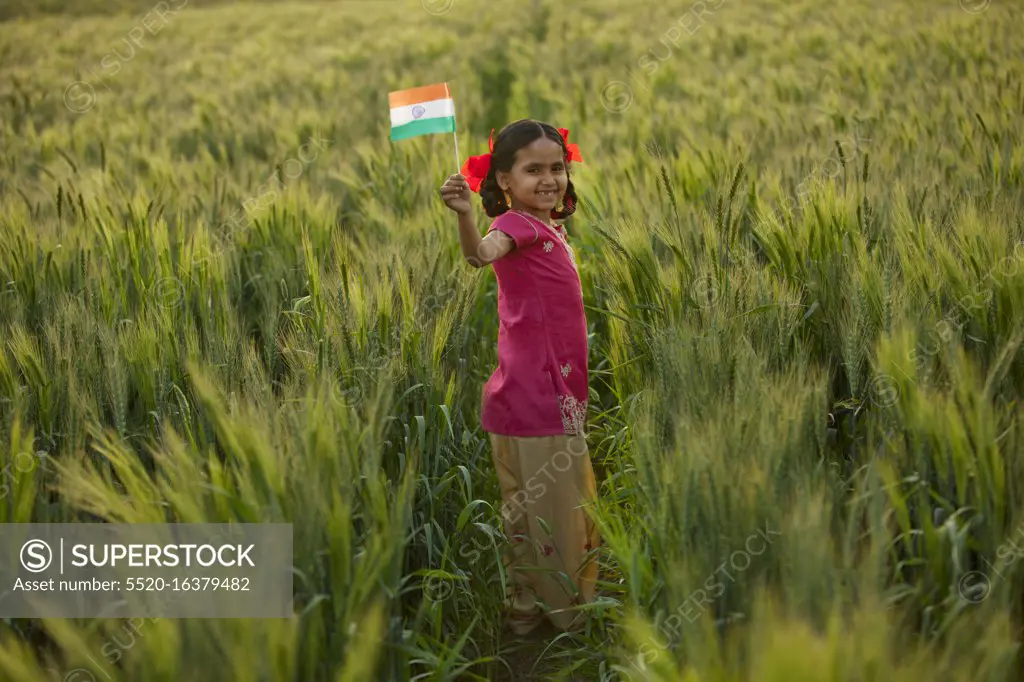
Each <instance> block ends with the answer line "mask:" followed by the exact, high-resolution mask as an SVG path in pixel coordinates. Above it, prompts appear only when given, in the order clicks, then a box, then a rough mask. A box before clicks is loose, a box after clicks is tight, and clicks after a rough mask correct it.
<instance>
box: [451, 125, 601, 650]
mask: <svg viewBox="0 0 1024 682" xmlns="http://www.w3.org/2000/svg"><path fill="white" fill-rule="evenodd" d="M568 136H569V131H568V130H565V129H558V130H556V129H555V128H553V127H552V126H550V125H548V124H546V123H541V122H538V121H534V120H530V119H523V120H519V121H516V122H514V123H510V124H509V125H507V126H505V128H503V129H502V130H501V132H499V133H498V137H497V139H494V132H493V131H491V140H490V148H491V153H490V154H484V155H482V156H476V157H471V158H470V159H469V160H467V161H466V164H465V165H464V166H463V168H462V173H460V174H455V175H452V176H451V177H449V178H448V180H447V181H446V182H445V183H444V185H443V186H442V187H441V197H442V198H443V199H444V202H445V204H446V205H447V206H448V207H449V208H450V209H452V210H453V211H455V212H456V213H457V214H458V221H459V237H460V241H461V242H462V253H463V255H464V256H465V258H466V260H467V261H468V262H469V263H470V264H472V265H473V266H474V267H483V266H485V265H488V264H490V265H491V266H492V267H493V268H494V273H495V276H496V278H497V280H498V317H499V323H498V367H497V369H496V370H495V371H494V373H493V374H492V375H491V378H490V379H489V380H488V381H487V383H486V384H485V385H484V388H483V393H482V404H481V422H482V427H483V430H484V431H486V432H487V433H488V434H489V436H490V440H491V445H492V456H493V459H494V465H495V467H496V469H497V473H498V481H499V483H500V485H501V495H502V503H503V504H502V518H503V524H504V527H505V532H506V534H507V535H508V537H509V538H510V540H511V541H512V543H513V551H512V552H511V556H510V558H509V560H508V567H509V568H510V569H511V574H512V594H511V595H510V596H511V607H510V609H509V614H508V625H509V627H510V629H511V630H512V631H513V632H514V633H516V634H518V635H524V634H527V633H529V632H530V631H532V630H534V628H536V627H537V626H538V625H540V624H541V623H542V622H543V620H544V616H545V612H546V615H547V617H548V618H549V619H550V620H551V622H552V623H554V624H555V625H556V626H558V627H560V628H562V629H563V630H567V631H572V630H577V629H579V628H581V627H582V626H583V624H584V618H583V614H582V613H581V612H580V611H578V610H574V609H573V606H575V605H578V604H581V603H584V602H588V601H590V600H591V599H592V598H593V596H594V587H595V583H596V581H597V569H598V566H597V562H596V559H595V557H594V556H593V554H592V553H591V550H593V549H594V548H596V547H597V545H598V542H599V537H598V533H597V531H596V529H595V527H594V524H593V522H592V521H591V520H590V518H589V517H588V516H587V514H586V513H585V511H584V510H583V509H582V508H581V505H582V504H584V503H586V502H588V501H591V500H593V499H595V498H596V496H597V486H596V484H595V481H594V472H593V469H592V467H591V463H590V456H589V451H588V448H587V441H586V434H585V433H584V427H585V424H586V416H587V398H588V395H589V393H588V391H589V386H588V381H587V320H586V317H585V315H584V311H583V288H582V286H581V283H580V277H579V272H578V271H577V268H576V258H575V254H574V253H573V250H572V247H571V246H569V243H568V240H567V236H566V231H565V228H564V227H563V226H562V225H560V224H557V223H555V222H554V221H555V220H558V219H564V218H567V217H568V216H570V215H572V214H573V212H574V211H575V209H576V201H577V196H576V190H575V189H574V187H573V184H572V181H571V180H570V179H569V164H570V162H571V161H574V160H575V161H582V158H581V157H580V154H579V149H578V147H577V146H576V145H575V144H571V145H570V144H568ZM471 190H472V191H475V192H479V193H480V199H481V201H482V203H483V207H484V211H485V212H486V213H487V215H488V216H489V217H491V218H494V219H495V220H494V221H493V222H492V223H491V226H490V228H489V229H488V230H487V235H486V236H485V237H483V238H481V237H480V233H479V232H478V231H477V228H476V224H475V221H474V218H473V211H472V206H471V205H470V191H471ZM545 526H546V527H547V528H549V529H550V531H551V533H550V534H548V533H547V532H546V531H545ZM538 568H539V569H540V570H538ZM559 573H563V574H564V575H561V576H560V575H559ZM566 577H568V580H566ZM542 603H543V605H544V606H545V607H546V608H545V609H543V610H542V608H541V604H542Z"/></svg>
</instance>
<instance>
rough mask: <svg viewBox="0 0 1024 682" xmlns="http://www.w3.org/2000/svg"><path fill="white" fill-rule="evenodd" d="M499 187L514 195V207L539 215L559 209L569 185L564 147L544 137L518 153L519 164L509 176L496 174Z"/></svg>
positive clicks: (517, 160)
mask: <svg viewBox="0 0 1024 682" xmlns="http://www.w3.org/2000/svg"><path fill="white" fill-rule="evenodd" d="M496 179H497V180H498V186H499V187H501V188H502V189H504V190H508V192H509V194H511V195H512V205H513V206H516V205H517V204H518V205H521V206H523V207H526V208H528V209H533V210H536V211H550V210H552V209H553V208H555V207H556V206H558V201H559V200H560V199H561V198H562V195H563V194H565V188H566V187H567V186H568V185H569V175H568V173H566V170H565V153H564V152H563V151H562V145H560V144H558V143H557V142H555V141H554V140H552V139H550V138H548V137H541V138H538V139H536V140H534V141H533V142H531V143H530V144H529V145H527V146H525V147H523V148H522V149H520V150H519V151H518V152H516V160H515V163H514V164H513V165H512V170H511V171H509V172H508V173H504V172H502V171H498V172H497V173H496Z"/></svg>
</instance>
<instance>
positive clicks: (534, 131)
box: [480, 118, 577, 220]
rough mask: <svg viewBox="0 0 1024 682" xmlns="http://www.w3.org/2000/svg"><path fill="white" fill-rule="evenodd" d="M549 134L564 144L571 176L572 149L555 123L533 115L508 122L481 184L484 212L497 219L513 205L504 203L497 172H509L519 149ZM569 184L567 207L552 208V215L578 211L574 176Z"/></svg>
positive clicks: (549, 137)
mask: <svg viewBox="0 0 1024 682" xmlns="http://www.w3.org/2000/svg"><path fill="white" fill-rule="evenodd" d="M542 137H547V138H548V139H550V140H554V141H555V142H557V143H558V144H559V145H560V146H561V147H562V154H563V155H564V157H565V160H566V164H565V173H566V176H568V175H569V150H568V148H566V146H565V140H563V139H562V135H561V133H559V132H558V130H556V129H555V128H554V127H553V126H551V125H549V124H547V123H542V122H541V121H535V120H533V119H531V118H522V119H519V120H518V121H514V122H512V123H509V124H508V125H507V126H505V127H504V128H502V129H501V132H499V133H498V135H497V137H495V138H494V151H492V152H491V168H490V170H488V171H487V177H486V178H484V181H483V182H482V183H481V184H480V199H481V201H482V202H483V205H484V211H485V212H486V213H487V215H488V216H489V217H491V218H497V217H498V216H500V215H501V214H502V213H504V212H505V211H507V210H509V208H511V206H509V205H508V204H507V203H505V193H504V192H503V191H502V190H501V187H499V186H498V179H497V176H496V175H495V174H496V173H497V172H498V171H504V172H506V173H507V172H509V171H510V170H512V166H513V164H515V160H516V152H518V151H519V150H520V149H522V148H523V147H525V146H527V145H529V144H531V143H532V142H534V141H535V140H539V139H540V138H542ZM567 179H568V184H567V185H566V187H565V197H564V199H563V201H562V203H563V204H564V206H563V207H562V210H561V211H558V210H556V209H551V218H552V219H554V220H561V219H562V218H568V217H569V216H571V215H572V214H573V213H575V212H576V201H577V196H576V188H575V187H573V184H572V178H571V177H568V178H567Z"/></svg>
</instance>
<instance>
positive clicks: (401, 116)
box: [388, 83, 455, 141]
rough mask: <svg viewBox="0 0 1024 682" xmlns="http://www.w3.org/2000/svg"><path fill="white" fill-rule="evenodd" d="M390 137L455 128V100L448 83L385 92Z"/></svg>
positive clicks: (440, 131)
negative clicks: (388, 111) (389, 109)
mask: <svg viewBox="0 0 1024 682" xmlns="http://www.w3.org/2000/svg"><path fill="white" fill-rule="evenodd" d="M388 104H389V105H390V106H391V140H392V141H394V140H404V139H407V138H410V137H416V136H417V135H429V134H431V133H454V132H455V101H454V100H452V93H451V92H450V91H449V90H448V84H447V83H437V84H435V85H424V86H423V87H419V88H412V89H410V90H398V91H395V92H389V93H388Z"/></svg>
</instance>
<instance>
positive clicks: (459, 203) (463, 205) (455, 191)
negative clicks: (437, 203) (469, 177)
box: [441, 173, 473, 215]
mask: <svg viewBox="0 0 1024 682" xmlns="http://www.w3.org/2000/svg"><path fill="white" fill-rule="evenodd" d="M441 198H442V199H444V203H445V206H447V207H448V208H450V209H451V210H453V211H455V212H456V213H458V214H459V215H467V214H469V213H470V212H471V211H472V210H473V206H472V205H471V204H470V203H469V202H470V200H471V198H472V193H471V192H470V191H469V183H468V182H467V181H466V178H465V177H464V176H463V175H462V174H461V173H456V174H455V175H449V176H448V179H447V180H446V181H445V183H444V184H443V185H441Z"/></svg>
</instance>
